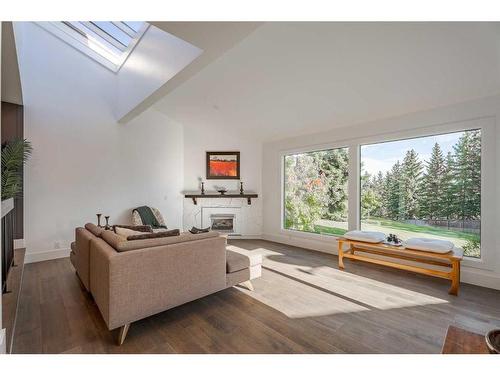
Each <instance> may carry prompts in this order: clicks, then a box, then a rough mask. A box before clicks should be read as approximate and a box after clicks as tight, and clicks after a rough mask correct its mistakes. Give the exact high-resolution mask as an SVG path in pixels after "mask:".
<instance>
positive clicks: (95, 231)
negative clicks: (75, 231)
mask: <svg viewBox="0 0 500 375" xmlns="http://www.w3.org/2000/svg"><path fill="white" fill-rule="evenodd" d="M85 229H87V230H88V231H89V232H90V233H92V234H93V235H94V236H97V237H101V234H102V232H104V229H103V228H101V227H98V226H97V225H95V224H92V223H87V224H85Z"/></svg>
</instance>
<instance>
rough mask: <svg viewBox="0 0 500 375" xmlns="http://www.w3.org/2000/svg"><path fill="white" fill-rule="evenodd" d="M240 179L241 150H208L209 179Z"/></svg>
mask: <svg viewBox="0 0 500 375" xmlns="http://www.w3.org/2000/svg"><path fill="white" fill-rule="evenodd" d="M239 179H240V152H239V151H207V180H239Z"/></svg>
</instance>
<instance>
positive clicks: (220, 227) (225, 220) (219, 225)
mask: <svg viewBox="0 0 500 375" xmlns="http://www.w3.org/2000/svg"><path fill="white" fill-rule="evenodd" d="M234 219H235V216H234V215H233V214H212V215H210V223H211V224H210V228H211V229H212V230H215V231H217V232H224V233H234Z"/></svg>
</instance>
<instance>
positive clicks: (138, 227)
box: [113, 224, 153, 233]
mask: <svg viewBox="0 0 500 375" xmlns="http://www.w3.org/2000/svg"><path fill="white" fill-rule="evenodd" d="M116 228H126V229H131V230H135V231H137V232H146V233H151V232H153V228H151V226H150V225H122V224H116V225H113V231H114V232H115V233H116Z"/></svg>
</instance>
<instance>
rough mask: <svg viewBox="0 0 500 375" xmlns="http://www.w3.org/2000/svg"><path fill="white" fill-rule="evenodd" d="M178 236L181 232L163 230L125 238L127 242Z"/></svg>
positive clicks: (177, 230)
mask: <svg viewBox="0 0 500 375" xmlns="http://www.w3.org/2000/svg"><path fill="white" fill-rule="evenodd" d="M180 234H181V232H180V231H179V229H172V230H164V231H161V232H153V233H141V234H135V235H130V236H128V237H127V240H129V241H137V240H147V239H148V238H162V237H172V236H179V235H180Z"/></svg>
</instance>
